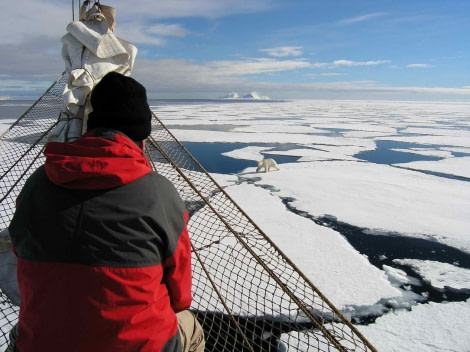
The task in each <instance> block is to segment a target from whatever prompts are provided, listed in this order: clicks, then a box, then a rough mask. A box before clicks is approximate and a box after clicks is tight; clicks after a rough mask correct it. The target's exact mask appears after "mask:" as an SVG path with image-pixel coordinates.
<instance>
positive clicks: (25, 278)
mask: <svg viewBox="0 0 470 352" xmlns="http://www.w3.org/2000/svg"><path fill="white" fill-rule="evenodd" d="M91 108H92V112H91V113H90V115H89V119H88V125H87V129H88V132H87V133H86V134H85V135H84V136H82V137H81V138H80V139H78V140H77V141H75V142H72V143H57V142H51V143H48V144H47V145H46V148H45V152H44V154H45V156H46V162H45V164H44V165H43V166H41V167H39V168H38V169H37V170H36V171H35V172H34V173H33V174H32V175H31V177H30V178H29V179H28V180H27V182H26V184H25V186H24V188H23V190H22V191H21V193H20V195H19V197H18V201H17V209H16V212H15V215H14V217H13V220H12V222H11V224H10V226H9V231H10V236H11V238H12V242H13V246H14V250H15V252H16V253H17V256H18V283H19V287H20V294H21V307H20V315H19V321H18V325H17V329H15V330H14V331H13V332H12V336H13V339H15V338H16V349H17V350H18V351H20V352H29V351H47V352H51V351H57V352H59V351H60V352H64V351H67V352H74V351H77V352H82V351H83V352H92V351H99V352H106V351H110V352H111V351H113V352H120V351H126V352H129V351H142V352H144V351H152V352H153V351H172V352H173V351H178V352H179V351H182V350H185V351H203V350H204V339H203V332H202V329H201V326H200V325H199V323H198V322H197V320H196V319H195V317H194V316H193V315H192V314H191V313H190V312H189V311H188V310H187V309H188V308H189V306H190V304H191V300H192V295H191V279H192V275H191V248H190V241H189V236H188V232H187V221H188V212H187V210H186V209H185V206H184V203H183V201H182V200H181V198H180V197H179V195H178V193H177V191H176V190H175V188H174V186H173V185H172V184H171V183H170V181H168V180H167V179H166V178H164V177H163V176H161V175H159V174H158V173H156V172H154V171H152V169H151V166H150V164H149V162H148V160H147V159H146V157H145V154H144V147H145V139H146V138H147V137H148V136H149V135H150V131H151V116H152V115H151V111H150V108H149V106H148V103H147V96H146V90H145V88H144V87H143V86H142V85H141V84H140V83H138V82H137V81H135V80H134V79H132V78H130V77H126V76H123V75H121V74H118V73H114V72H112V73H109V74H107V75H106V76H105V77H104V78H103V79H102V80H101V81H100V82H99V83H98V84H97V86H96V87H95V89H94V90H93V92H92V95H91ZM176 313H178V314H176ZM178 321H180V324H178ZM15 334H17V336H16V337H15V336H14V335H15Z"/></svg>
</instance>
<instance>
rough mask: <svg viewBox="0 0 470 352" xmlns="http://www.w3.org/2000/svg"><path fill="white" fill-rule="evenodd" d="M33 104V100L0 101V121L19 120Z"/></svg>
mask: <svg viewBox="0 0 470 352" xmlns="http://www.w3.org/2000/svg"><path fill="white" fill-rule="evenodd" d="M33 103H34V101H33V100H0V120H5V119H15V120H16V119H19V118H20V117H21V115H23V114H24V113H25V112H26V110H28V109H29V108H30V107H31V105H33Z"/></svg>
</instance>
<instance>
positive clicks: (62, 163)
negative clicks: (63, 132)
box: [44, 130, 152, 190]
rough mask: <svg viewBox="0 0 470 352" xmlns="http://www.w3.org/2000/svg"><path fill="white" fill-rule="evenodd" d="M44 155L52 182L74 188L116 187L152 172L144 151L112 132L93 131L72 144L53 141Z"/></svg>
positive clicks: (127, 139) (126, 138)
mask: <svg viewBox="0 0 470 352" xmlns="http://www.w3.org/2000/svg"><path fill="white" fill-rule="evenodd" d="M44 155H45V156H46V162H45V171H46V174H47V177H48V178H49V180H50V181H51V182H52V183H54V184H56V185H58V186H61V187H64V188H70V189H86V190H103V189H110V188H115V187H119V186H122V185H125V184H128V183H130V182H132V181H134V180H136V179H138V178H140V177H142V176H144V175H146V174H148V173H149V172H151V171H152V168H151V166H150V164H149V162H148V160H147V158H146V157H145V154H144V152H143V150H142V149H140V148H139V147H138V146H137V145H136V144H135V143H134V142H133V141H132V140H131V139H129V138H128V137H126V136H125V135H123V134H121V133H119V132H117V131H112V130H93V131H90V132H89V133H87V134H85V135H84V136H83V137H81V138H80V139H78V140H76V141H74V142H71V143H61V142H49V143H48V144H47V145H46V148H45V151H44Z"/></svg>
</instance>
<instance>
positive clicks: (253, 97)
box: [220, 92, 271, 100]
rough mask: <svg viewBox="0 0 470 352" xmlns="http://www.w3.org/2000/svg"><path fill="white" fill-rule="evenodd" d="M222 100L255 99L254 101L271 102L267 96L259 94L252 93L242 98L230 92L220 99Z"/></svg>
mask: <svg viewBox="0 0 470 352" xmlns="http://www.w3.org/2000/svg"><path fill="white" fill-rule="evenodd" d="M220 99H253V100H271V98H269V97H267V96H261V95H259V94H258V93H257V92H250V93H248V94H246V95H243V96H240V95H239V94H238V93H236V92H230V94H227V95H224V96H222V97H220Z"/></svg>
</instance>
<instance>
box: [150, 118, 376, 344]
mask: <svg viewBox="0 0 470 352" xmlns="http://www.w3.org/2000/svg"><path fill="white" fill-rule="evenodd" d="M152 114H153V113H152ZM153 116H154V117H155V118H156V119H157V120H158V121H159V122H160V124H161V126H162V127H163V128H164V129H166V131H167V132H168V133H170V132H169V131H168V129H167V128H166V127H165V126H163V124H162V123H161V121H160V120H159V119H158V117H157V116H156V115H155V114H153ZM170 135H171V136H172V137H173V138H174V136H173V135H172V134H171V133H170ZM175 140H176V138H175ZM150 141H151V143H152V144H153V145H154V146H155V147H156V148H157V149H158V150H159V151H160V153H161V154H162V155H163V156H165V158H166V159H167V160H168V161H169V162H170V163H171V164H172V166H173V168H175V169H176V170H177V171H178V173H179V174H180V175H181V176H182V177H183V178H184V179H185V180H186V182H187V183H188V184H189V185H191V187H192V188H193V190H194V191H195V192H196V193H197V194H198V195H199V196H200V198H201V199H203V200H204V201H205V202H206V204H207V206H208V207H209V208H210V209H211V210H212V212H213V213H214V214H216V215H217V217H218V218H219V220H220V221H221V222H222V223H223V224H224V225H225V226H226V228H227V229H228V230H229V231H230V232H232V234H233V235H234V237H235V238H236V239H237V240H238V242H239V243H240V244H242V246H243V247H244V248H245V249H246V250H247V251H248V252H249V253H250V254H251V256H252V257H253V258H254V259H255V260H256V261H257V262H258V264H259V265H261V267H263V269H264V270H265V271H266V272H267V273H268V275H269V276H270V277H271V278H272V279H273V280H274V281H276V283H277V284H278V285H279V287H280V288H281V289H282V290H283V291H284V293H286V294H287V295H288V296H289V297H290V298H291V299H292V301H293V302H295V303H296V304H297V306H298V307H299V308H300V309H301V310H302V311H303V312H304V314H305V315H306V316H307V317H308V318H309V319H310V320H311V321H312V323H313V324H314V325H315V327H316V328H317V329H319V330H320V331H321V332H322V333H323V335H324V336H325V337H326V338H327V339H328V340H329V341H330V342H331V343H332V344H333V345H334V346H335V347H336V348H337V349H338V350H339V351H341V352H345V351H346V350H345V348H344V347H343V346H342V345H341V343H340V342H339V341H338V340H337V337H336V336H334V335H333V334H332V333H331V332H330V331H328V330H327V329H326V328H325V326H324V324H322V323H321V322H319V321H318V320H317V319H315V318H314V317H313V316H312V314H311V312H310V311H309V310H308V309H307V307H305V304H303V302H302V301H301V300H299V298H298V297H297V296H296V295H295V294H294V293H293V292H292V290H291V289H290V288H289V287H288V286H287V285H286V284H285V283H284V282H282V280H281V279H280V278H279V277H278V275H276V274H275V273H274V272H273V270H272V269H271V268H269V266H268V265H267V264H266V263H265V262H264V261H263V260H262V259H261V258H260V257H259V256H258V255H257V254H256V253H255V251H253V250H252V248H251V247H250V246H249V245H248V244H247V243H246V241H244V240H243V239H242V237H241V236H240V234H239V233H238V232H237V231H235V230H234V229H233V228H232V226H231V225H230V224H229V223H228V222H227V221H226V220H225V218H223V217H222V216H221V215H220V214H219V212H218V211H217V210H216V209H214V208H213V206H212V205H211V204H210V203H209V202H208V201H207V200H206V199H205V197H204V196H203V195H202V194H201V193H200V191H199V190H198V189H197V188H196V187H195V185H194V184H193V183H192V182H191V180H189V179H188V178H187V177H186V175H184V173H183V172H182V171H181V170H180V168H179V167H178V166H177V165H176V164H175V163H174V162H173V161H172V160H171V158H170V156H169V155H168V154H167V153H166V152H165V151H164V150H163V149H162V148H161V147H160V145H159V144H158V143H157V142H156V141H155V139H154V138H153V137H151V138H150ZM176 141H177V140H176ZM177 142H178V141H177ZM178 143H179V142H178ZM180 146H181V148H182V149H183V150H184V151H186V152H187V153H188V154H189V155H190V153H189V152H188V151H187V150H186V148H184V146H183V145H181V144H180ZM201 167H202V166H201ZM203 171H204V172H205V170H204V169H203ZM205 173H206V176H208V174H207V172H205ZM209 177H210V176H209ZM210 178H211V177H210ZM214 182H215V181H214ZM215 184H217V183H215ZM221 191H222V192H223V193H224V195H226V196H227V197H228V198H229V200H231V201H232V202H233V203H234V204H236V203H235V202H234V201H233V200H232V199H231V198H230V197H229V196H228V195H227V194H226V193H225V191H223V190H221ZM240 211H241V210H240ZM242 213H243V212H242ZM243 214H244V215H245V216H247V215H246V214H245V213H243ZM247 217H248V216H247ZM248 219H249V218H248ZM249 220H250V221H251V223H252V224H253V225H254V222H253V221H252V220H251V219H249ZM257 230H258V231H259V232H260V233H261V234H263V232H262V231H261V229H258V228H257ZM265 238H266V239H267V236H266V235H265ZM274 247H275V248H276V249H278V248H277V247H276V246H274ZM279 253H282V252H281V251H280V250H279ZM283 259H284V258H283ZM308 282H309V281H308ZM314 291H315V292H316V293H318V292H319V291H318V290H315V289H314ZM329 306H330V308H332V307H333V306H332V305H330V304H329ZM337 312H338V313H339V316H342V315H341V313H340V312H339V311H337ZM335 313H336V312H335ZM346 325H348V324H346ZM348 327H349V328H351V327H350V326H348ZM363 343H365V341H363ZM365 345H366V346H367V345H368V344H367V343H365Z"/></svg>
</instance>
